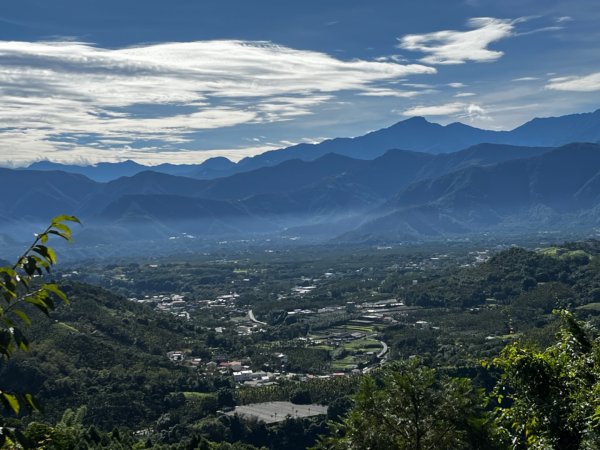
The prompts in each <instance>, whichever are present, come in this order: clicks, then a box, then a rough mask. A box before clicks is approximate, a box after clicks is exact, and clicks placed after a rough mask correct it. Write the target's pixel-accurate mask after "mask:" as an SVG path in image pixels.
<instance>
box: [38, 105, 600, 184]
mask: <svg viewBox="0 0 600 450" xmlns="http://www.w3.org/2000/svg"><path fill="white" fill-rule="evenodd" d="M571 142H600V110H597V111H595V112H592V113H583V114H572V115H566V116H561V117H549V118H540V119H533V120H531V121H530V122H527V123H525V124H524V125H521V126H520V127H518V128H515V129H514V130H511V131H491V130H482V129H479V128H474V127H471V126H468V125H464V124H462V123H452V124H449V125H446V126H442V125H439V124H436V123H430V122H428V121H427V120H425V119H424V118H422V117H413V118H411V119H407V120H404V121H401V122H398V123H396V124H395V125H392V126H391V127H389V128H384V129H381V130H378V131H373V132H371V133H368V134H366V135H364V136H359V137H355V138H336V139H330V140H326V141H323V142H321V143H318V144H298V145H294V146H292V147H288V148H285V149H280V150H273V151H269V152H266V153H263V154H260V155H257V156H254V157H249V158H244V159H242V160H241V161H240V162H239V163H237V164H236V163H233V162H231V161H229V160H228V159H226V158H223V157H219V158H212V159H209V160H207V161H205V162H204V163H202V164H188V165H175V164H161V165H159V166H152V167H150V166H144V165H141V164H138V163H135V162H133V161H124V162H120V163H99V164H97V165H95V166H76V165H63V164H58V163H53V162H49V161H41V162H36V163H33V164H31V165H30V166H29V167H28V169H29V170H44V171H48V170H61V171H64V172H70V173H78V174H81V175H85V176H87V177H88V178H90V179H92V180H95V181H101V182H107V181H111V180H115V179H117V178H119V177H122V176H127V177H130V176H133V175H136V174H137V173H140V172H143V171H146V170H152V171H155V172H161V173H166V174H169V175H177V176H186V177H190V178H197V179H214V178H219V177H226V176H229V175H233V174H235V173H240V172H247V171H251V170H255V169H259V168H262V167H271V166H275V165H277V164H280V163H282V162H284V161H289V160H294V159H300V160H303V161H312V160H315V159H318V158H320V157H322V156H324V155H326V154H329V153H336V154H338V155H342V156H348V157H350V158H355V159H366V160H370V159H375V158H377V157H379V156H381V155H383V154H384V153H385V152H386V151H388V150H390V149H403V150H412V151H416V152H424V153H431V154H439V153H451V152H456V151H459V150H462V149H465V148H468V147H471V146H473V145H476V144H481V143H496V144H507V145H515V146H531V147H558V146H561V145H565V144H568V143H571Z"/></svg>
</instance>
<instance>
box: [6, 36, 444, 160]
mask: <svg viewBox="0 0 600 450" xmlns="http://www.w3.org/2000/svg"><path fill="white" fill-rule="evenodd" d="M435 72H436V71H435V69H434V68H431V67H427V66H424V65H422V64H399V63H397V62H394V61H364V60H351V61H345V60H341V59H338V58H335V57H332V56H330V55H328V54H325V53H321V52H316V51H307V50H296V49H292V48H288V47H283V46H279V45H275V44H273V43H270V42H247V41H198V42H186V43H165V44H156V45H146V46H138V47H130V48H122V49H105V48H100V47H97V46H94V45H92V44H88V43H83V42H73V41H70V40H66V41H53V42H9V41H0V94H1V95H0V124H2V125H1V126H2V127H3V128H2V129H0V137H1V142H0V155H1V156H2V157H3V159H5V160H7V159H11V158H12V159H14V158H16V156H15V155H14V149H16V148H19V149H20V150H22V153H23V154H25V153H27V149H32V152H33V149H39V150H41V151H46V152H50V153H52V152H56V151H60V152H63V153H61V155H63V156H64V154H66V152H67V151H68V150H69V149H72V150H73V157H74V158H76V157H78V156H76V155H83V154H86V155H87V154H88V153H89V152H87V151H83V150H82V149H83V148H87V149H90V150H94V151H96V150H97V149H98V148H101V149H114V148H115V147H118V146H119V145H120V146H122V147H123V148H124V149H125V146H126V145H128V144H130V145H132V146H135V147H136V148H146V147H144V144H143V142H144V141H153V142H155V143H159V144H162V145H164V146H165V148H163V150H169V149H171V150H176V149H178V146H180V145H181V144H184V143H189V142H190V141H191V139H190V134H192V133H196V132H198V131H201V130H209V129H218V128H222V127H231V126H235V125H240V124H252V123H266V122H277V121H287V120H292V119H293V118H295V117H300V116H304V115H307V114H311V113H312V112H313V110H314V108H316V107H318V106H319V105H321V104H323V103H326V102H329V101H332V100H333V99H334V98H335V96H336V94H337V93H339V92H341V91H356V92H357V93H360V94H370V95H384V94H386V93H387V94H389V95H391V96H410V95H412V94H410V93H401V92H400V91H397V90H393V89H389V91H386V89H387V88H386V87H385V84H386V83H391V82H394V81H398V80H400V79H404V78H405V77H407V76H410V75H414V74H432V73H435ZM157 145H158V144H157ZM148 148H150V147H148ZM39 150H38V154H39ZM125 150H127V149H125ZM142 153H143V152H142ZM115 154H118V152H116V151H115ZM150 154H151V153H150V152H148V153H147V154H146V156H147V158H149V157H150Z"/></svg>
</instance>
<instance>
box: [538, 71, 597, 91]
mask: <svg viewBox="0 0 600 450" xmlns="http://www.w3.org/2000/svg"><path fill="white" fill-rule="evenodd" d="M546 88H547V89H552V90H556V91H573V92H594V91H600V72H596V73H592V74H589V75H584V76H570V77H559V78H552V79H550V81H549V82H548V84H546Z"/></svg>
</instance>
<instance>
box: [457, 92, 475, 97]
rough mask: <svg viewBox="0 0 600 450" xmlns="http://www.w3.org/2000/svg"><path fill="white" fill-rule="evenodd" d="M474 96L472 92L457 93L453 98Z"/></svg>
mask: <svg viewBox="0 0 600 450" xmlns="http://www.w3.org/2000/svg"><path fill="white" fill-rule="evenodd" d="M474 95H477V94H475V93H474V92H459V93H458V94H454V97H456V98H461V97H473V96H474Z"/></svg>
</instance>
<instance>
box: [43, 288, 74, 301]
mask: <svg viewBox="0 0 600 450" xmlns="http://www.w3.org/2000/svg"><path fill="white" fill-rule="evenodd" d="M42 289H45V290H46V291H49V292H52V293H53V294H54V295H56V296H57V297H58V298H60V299H61V300H62V301H63V302H65V303H67V304H68V303H69V299H68V298H67V295H66V294H65V293H64V292H63V291H61V290H60V288H59V287H58V285H56V284H44V285H43V286H42Z"/></svg>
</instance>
